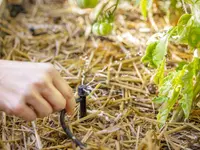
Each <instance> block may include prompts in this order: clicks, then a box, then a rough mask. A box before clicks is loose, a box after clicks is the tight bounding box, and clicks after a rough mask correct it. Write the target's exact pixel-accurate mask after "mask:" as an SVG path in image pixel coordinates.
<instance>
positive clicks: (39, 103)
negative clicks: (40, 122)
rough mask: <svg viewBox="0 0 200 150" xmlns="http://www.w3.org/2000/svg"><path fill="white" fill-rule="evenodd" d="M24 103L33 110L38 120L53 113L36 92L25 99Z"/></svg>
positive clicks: (33, 91)
mask: <svg viewBox="0 0 200 150" xmlns="http://www.w3.org/2000/svg"><path fill="white" fill-rule="evenodd" d="M25 102H26V104H27V105H30V106H32V107H33V108H34V110H35V113H36V114H37V117H38V118H43V117H46V116H48V115H50V114H51V113H52V112H53V109H52V107H51V105H50V104H49V103H48V102H47V101H46V100H45V99H44V98H43V97H42V96H41V95H40V94H39V93H38V92H37V91H36V90H32V93H31V95H28V96H26V97H25Z"/></svg>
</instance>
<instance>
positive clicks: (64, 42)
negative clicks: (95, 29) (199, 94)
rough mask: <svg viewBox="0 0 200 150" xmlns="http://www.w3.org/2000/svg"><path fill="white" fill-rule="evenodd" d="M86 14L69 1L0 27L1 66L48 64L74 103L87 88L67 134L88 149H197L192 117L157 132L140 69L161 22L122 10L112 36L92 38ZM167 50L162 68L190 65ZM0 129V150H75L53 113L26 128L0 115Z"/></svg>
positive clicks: (197, 124)
mask: <svg viewBox="0 0 200 150" xmlns="http://www.w3.org/2000/svg"><path fill="white" fill-rule="evenodd" d="M90 13H91V10H81V9H79V8H77V6H76V5H75V4H73V3H72V1H68V2H66V3H65V5H63V4H45V5H43V4H37V5H31V6H29V9H28V12H27V13H26V14H20V15H18V16H17V17H16V18H9V17H8V18H7V19H4V20H0V30H2V31H3V32H4V33H6V34H5V35H4V37H3V38H0V42H1V59H8V60H20V61H32V62H50V63H52V64H54V65H55V67H56V69H57V70H58V71H59V72H60V73H61V75H62V76H63V78H65V79H66V81H67V82H68V83H69V84H70V86H71V87H73V88H74V91H75V96H76V97H77V92H76V89H77V87H78V86H79V85H80V84H82V83H83V84H86V85H88V87H89V89H90V90H91V91H92V92H91V93H90V94H89V95H88V97H87V108H88V115H87V116H86V117H85V118H82V119H79V118H78V109H79V107H78V105H77V111H76V113H75V114H74V116H72V117H71V119H70V128H71V129H72V131H73V133H74V135H75V136H76V137H77V138H78V139H81V140H82V142H84V143H86V144H87V145H88V146H89V147H90V148H91V149H94V150H95V149H98V150H105V149H110V150H112V149H115V150H120V149H121V150H132V149H136V150H159V149H163V150H167V149H177V150H178V149H186V148H188V149H199V148H200V144H199V143H200V119H199V114H200V113H199V111H198V110H196V111H194V112H193V113H192V114H191V117H190V121H189V122H187V123H184V122H179V123H167V124H166V126H165V127H164V128H162V129H160V128H159V127H158V122H157V121H156V114H157V111H158V108H157V106H155V105H154V104H153V103H152V101H151V100H152V98H153V97H154V96H155V94H156V93H157V89H156V87H155V86H154V84H153V83H152V82H151V77H152V75H153V73H154V70H152V69H150V68H148V67H146V66H145V65H143V64H142V63H141V61H140V59H141V56H142V55H143V54H144V52H145V46H146V41H147V40H148V38H149V37H150V36H151V35H152V34H153V33H154V32H155V30H157V29H162V28H163V27H164V26H165V25H167V23H166V20H165V19H166V18H164V17H160V16H159V14H157V15H155V17H154V20H155V22H154V20H153V18H151V19H150V21H148V22H145V21H143V20H142V18H141V15H140V13H139V10H137V9H136V8H134V7H133V6H132V5H130V4H129V3H126V2H125V3H122V4H120V6H119V8H118V11H117V13H116V22H115V23H116V25H115V29H114V32H113V33H112V35H110V36H107V37H97V36H94V35H92V34H90V31H91V25H90V19H89V14H90ZM154 23H155V24H154ZM33 29H34V33H33ZM169 49H170V52H171V53H170V56H169V58H173V59H169V61H168V62H169V68H173V66H174V65H175V62H177V61H180V60H181V59H190V58H191V56H190V55H189V54H186V53H184V52H181V51H179V50H180V49H181V48H180V47H176V46H172V45H171V46H170V48H169ZM0 123H1V130H0V134H1V142H0V143H1V144H0V145H1V149H13V150H16V149H21V150H25V149H30V150H35V149H44V150H50V149H69V150H70V149H76V148H75V145H74V144H73V143H72V142H71V140H70V139H68V138H67V137H66V135H65V133H64V132H63V130H62V128H61V126H60V123H59V113H55V114H52V115H50V116H48V117H46V118H43V119H37V120H36V121H35V122H31V123H29V122H26V121H24V120H21V119H19V118H17V117H13V116H6V115H5V114H4V113H2V115H1V122H0Z"/></svg>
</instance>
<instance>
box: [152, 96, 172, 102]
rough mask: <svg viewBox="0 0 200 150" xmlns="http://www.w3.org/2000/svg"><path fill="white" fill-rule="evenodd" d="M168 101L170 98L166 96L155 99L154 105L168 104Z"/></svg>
mask: <svg viewBox="0 0 200 150" xmlns="http://www.w3.org/2000/svg"><path fill="white" fill-rule="evenodd" d="M167 100H168V97H164V96H160V97H155V98H154V99H153V100H152V101H153V102H154V103H158V104H160V103H163V102H166V101H167Z"/></svg>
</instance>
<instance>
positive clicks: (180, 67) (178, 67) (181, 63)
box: [176, 61, 188, 71]
mask: <svg viewBox="0 0 200 150" xmlns="http://www.w3.org/2000/svg"><path fill="white" fill-rule="evenodd" d="M187 64H188V62H186V61H182V62H179V63H178V66H177V67H176V71H179V70H182V69H183V67H184V66H185V65H187Z"/></svg>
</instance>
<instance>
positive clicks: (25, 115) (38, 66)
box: [0, 60, 76, 121]
mask: <svg viewBox="0 0 200 150" xmlns="http://www.w3.org/2000/svg"><path fill="white" fill-rule="evenodd" d="M75 105H76V102H75V99H74V96H73V91H72V89H71V88H70V86H69V85H68V84H67V83H66V81H65V80H64V79H63V78H62V77H61V76H60V75H59V73H58V72H57V71H56V69H54V67H53V66H52V65H51V64H47V63H32V62H17V61H6V60H0V110H1V111H4V112H5V113H7V114H9V115H15V116H17V117H20V118H22V119H24V120H26V121H33V120H35V119H36V118H43V117H46V116H48V115H49V114H51V113H53V112H57V111H60V110H62V109H64V108H66V110H67V113H68V114H69V115H72V114H73V112H74V109H75Z"/></svg>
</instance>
